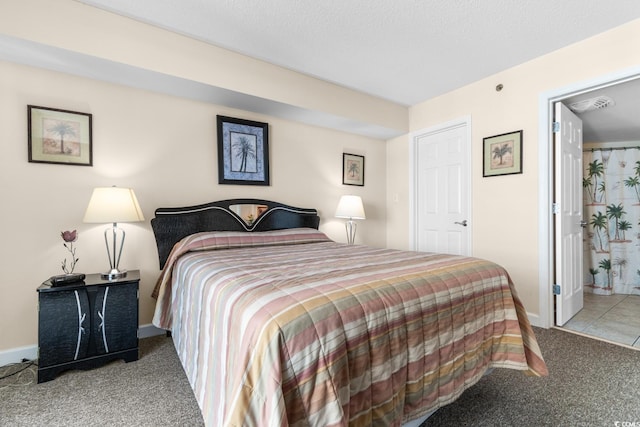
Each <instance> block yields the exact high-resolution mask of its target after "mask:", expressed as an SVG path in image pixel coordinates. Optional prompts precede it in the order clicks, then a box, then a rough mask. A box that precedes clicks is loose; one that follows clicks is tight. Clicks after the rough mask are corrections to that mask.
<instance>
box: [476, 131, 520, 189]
mask: <svg viewBox="0 0 640 427" xmlns="http://www.w3.org/2000/svg"><path fill="white" fill-rule="evenodd" d="M482 142H483V164H482V176H484V177H488V176H498V175H512V174H516V173H522V131H521V130H519V131H515V132H509V133H503V134H501V135H495V136H490V137H487V138H484V139H483V140H482Z"/></svg>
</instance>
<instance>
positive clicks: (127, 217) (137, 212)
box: [83, 187, 144, 223]
mask: <svg viewBox="0 0 640 427" xmlns="http://www.w3.org/2000/svg"><path fill="white" fill-rule="evenodd" d="M138 221H144V216H143V215H142V209H140V205H139V204H138V199H136V195H135V193H134V192H133V190H132V189H130V188H120V187H103V188H96V189H94V190H93V194H92V195H91V199H90V200H89V206H87V210H86V212H85V213H84V220H83V222H86V223H109V222H111V223H118V222H138Z"/></svg>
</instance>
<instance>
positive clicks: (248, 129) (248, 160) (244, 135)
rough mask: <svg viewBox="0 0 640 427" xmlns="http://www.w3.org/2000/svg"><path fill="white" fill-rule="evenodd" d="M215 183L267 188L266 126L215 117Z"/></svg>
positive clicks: (249, 121) (267, 130) (267, 127)
mask: <svg viewBox="0 0 640 427" xmlns="http://www.w3.org/2000/svg"><path fill="white" fill-rule="evenodd" d="M216 118H217V126H218V183H219V184H235V185H269V124H268V123H262V122H256V121H252V120H244V119H237V118H233V117H227V116H220V115H219V116H216Z"/></svg>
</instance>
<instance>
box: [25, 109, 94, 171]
mask: <svg viewBox="0 0 640 427" xmlns="http://www.w3.org/2000/svg"><path fill="white" fill-rule="evenodd" d="M91 119H92V116H91V114H87V113H79V112H77V111H68V110H59V109H56V108H46V107H37V106H35V105H28V106H27V123H28V125H27V126H28V134H29V140H28V148H29V162H32V163H58V164H63V165H79V166H92V165H93V151H92V150H93V147H92V142H91Z"/></svg>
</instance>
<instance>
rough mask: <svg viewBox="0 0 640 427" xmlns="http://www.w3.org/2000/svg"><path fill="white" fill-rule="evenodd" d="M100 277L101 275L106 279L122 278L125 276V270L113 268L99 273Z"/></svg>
mask: <svg viewBox="0 0 640 427" xmlns="http://www.w3.org/2000/svg"><path fill="white" fill-rule="evenodd" d="M100 277H102V278H103V279H107V280H117V279H122V278H123V277H127V270H118V269H113V270H111V271H108V272H106V273H102V274H101V275H100Z"/></svg>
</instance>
